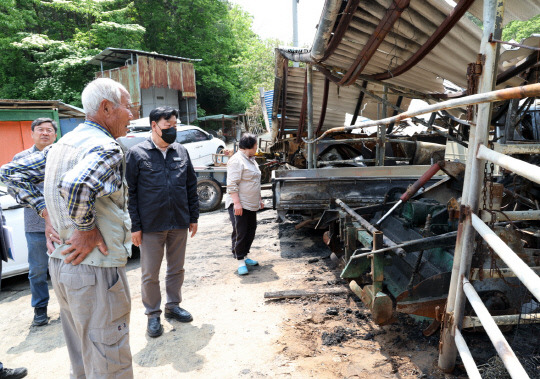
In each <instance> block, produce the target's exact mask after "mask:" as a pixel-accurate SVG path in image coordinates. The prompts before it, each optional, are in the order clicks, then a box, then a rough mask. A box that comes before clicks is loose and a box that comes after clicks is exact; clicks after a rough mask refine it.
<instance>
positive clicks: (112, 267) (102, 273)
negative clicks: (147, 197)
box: [0, 78, 133, 378]
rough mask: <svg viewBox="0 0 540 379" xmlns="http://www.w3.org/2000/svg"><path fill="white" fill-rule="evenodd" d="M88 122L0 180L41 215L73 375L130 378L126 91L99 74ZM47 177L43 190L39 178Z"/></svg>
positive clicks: (87, 99)
mask: <svg viewBox="0 0 540 379" xmlns="http://www.w3.org/2000/svg"><path fill="white" fill-rule="evenodd" d="M82 103H83V107H84V110H85V112H86V121H85V122H84V123H83V124H80V125H79V126H78V127H77V128H75V130H73V131H72V132H71V133H68V134H66V135H65V136H64V137H62V138H61V139H60V140H59V141H58V142H57V143H56V144H54V145H52V146H51V147H47V148H45V149H44V150H43V151H38V152H35V153H33V154H30V155H28V156H26V157H24V158H23V159H21V160H18V161H16V162H11V163H8V164H6V165H4V166H2V168H1V169H0V180H1V181H3V182H4V183H6V184H7V185H8V186H9V187H10V189H11V190H13V191H14V192H16V195H17V199H18V201H19V202H20V203H23V204H28V205H30V206H31V207H32V208H34V209H36V210H37V212H38V214H40V216H42V217H43V218H44V219H45V224H46V230H45V233H46V237H47V247H48V250H49V254H50V261H49V272H50V274H51V279H52V284H53V287H54V291H55V293H56V296H57V298H58V302H59V304H60V316H61V321H62V328H63V331H64V337H65V340H66V345H67V347H68V352H69V356H70V360H71V377H72V378H85V377H88V378H110V377H114V378H132V377H133V368H132V359H131V351H130V348H129V315H130V311H131V298H130V294H129V287H128V281H127V277H126V270H125V264H126V262H127V258H128V256H129V255H130V254H131V232H130V230H131V222H130V218H129V213H128V210H127V198H128V197H127V185H126V183H125V157H124V153H123V151H122V149H121V148H120V146H119V145H118V143H117V142H116V141H115V139H116V138H118V137H121V136H124V135H125V134H126V132H127V125H128V124H129V120H130V119H131V118H132V117H133V116H132V114H131V110H130V108H131V104H130V96H129V93H128V92H127V90H126V89H125V88H124V87H123V86H122V85H121V84H120V83H117V82H115V81H113V80H111V79H105V78H101V79H96V80H94V81H93V82H91V83H89V84H88V85H87V86H86V88H85V89H84V91H83V93H82ZM43 181H44V191H43V193H42V192H41V191H40V190H39V189H38V186H37V185H38V184H39V183H41V182H43Z"/></svg>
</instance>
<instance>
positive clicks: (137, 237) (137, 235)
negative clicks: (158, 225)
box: [131, 230, 142, 246]
mask: <svg viewBox="0 0 540 379" xmlns="http://www.w3.org/2000/svg"><path fill="white" fill-rule="evenodd" d="M131 242H133V244H134V245H135V246H139V245H140V244H141V243H142V231H141V230H139V231H138V232H132V233H131Z"/></svg>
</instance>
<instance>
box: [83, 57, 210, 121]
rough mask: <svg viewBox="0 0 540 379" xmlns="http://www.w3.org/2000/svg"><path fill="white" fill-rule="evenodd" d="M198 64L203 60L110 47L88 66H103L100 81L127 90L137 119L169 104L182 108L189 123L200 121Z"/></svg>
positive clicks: (97, 73) (99, 76)
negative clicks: (106, 79)
mask: <svg viewBox="0 0 540 379" xmlns="http://www.w3.org/2000/svg"><path fill="white" fill-rule="evenodd" d="M194 61H195V62H196V61H200V59H189V58H182V57H175V56H172V55H165V54H157V53H149V52H146V51H139V50H128V49H116V48H111V47H109V48H107V49H105V50H103V51H102V52H101V53H99V54H98V55H96V56H95V57H93V58H92V59H91V60H90V61H88V63H89V64H94V65H98V66H100V68H101V70H100V71H98V72H96V75H95V77H96V78H101V77H106V78H111V79H114V80H116V81H118V82H120V83H122V84H123V85H124V86H125V87H126V88H127V90H128V91H129V93H130V95H131V102H132V104H133V108H132V110H131V111H132V113H133V117H134V118H141V117H147V116H148V115H149V114H150V111H151V110H152V109H154V108H156V107H159V106H166V105H167V106H171V107H173V108H176V109H178V110H179V111H180V121H181V122H182V123H184V124H189V123H191V122H193V121H195V120H196V119H197V91H196V87H195V68H194V67H193V63H191V62H194Z"/></svg>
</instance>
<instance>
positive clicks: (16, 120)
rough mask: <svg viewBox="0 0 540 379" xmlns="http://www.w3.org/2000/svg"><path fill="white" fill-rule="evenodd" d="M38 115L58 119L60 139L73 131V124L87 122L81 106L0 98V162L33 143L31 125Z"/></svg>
mask: <svg viewBox="0 0 540 379" xmlns="http://www.w3.org/2000/svg"><path fill="white" fill-rule="evenodd" d="M39 117H49V118H52V119H53V120H55V121H56V123H57V125H58V127H59V130H58V133H57V135H58V138H60V137H61V136H62V134H65V133H67V132H69V131H71V130H72V129H73V125H74V124H78V123H80V122H82V121H84V117H85V115H84V111H83V110H82V109H80V108H77V107H74V106H72V105H69V104H64V103H62V102H61V101H56V100H9V99H0V165H3V164H4V163H8V162H10V161H11V159H13V156H14V155H15V154H17V153H19V152H21V151H23V150H25V149H28V148H29V147H31V146H32V145H33V144H34V142H33V141H32V138H31V137H30V130H31V129H30V126H31V125H32V121H34V120H35V119H36V118H39Z"/></svg>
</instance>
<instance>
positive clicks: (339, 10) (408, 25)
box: [273, 0, 540, 133]
mask: <svg viewBox="0 0 540 379" xmlns="http://www.w3.org/2000/svg"><path fill="white" fill-rule="evenodd" d="M482 3H483V2H482V1H476V2H475V1H473V0H461V1H459V2H458V4H457V5H456V4H455V3H453V4H451V2H449V1H446V0H410V1H409V0H347V1H346V0H326V2H325V4H324V7H323V9H322V15H321V19H320V22H319V26H318V30H317V32H316V34H315V38H314V41H313V46H312V48H311V49H307V50H306V49H294V48H293V49H290V48H283V49H278V50H277V54H276V86H275V90H276V93H275V96H274V102H275V103H274V112H273V116H274V117H276V115H277V113H279V112H280V111H284V113H285V129H286V130H285V132H286V133H287V130H296V129H297V128H298V123H299V121H300V113H302V111H305V110H303V109H302V87H303V78H302V74H301V73H299V72H297V69H292V68H289V69H288V71H289V74H288V75H286V76H285V75H284V74H283V71H284V70H283V65H284V62H286V59H289V60H293V61H298V62H306V63H311V64H314V67H315V70H318V71H320V72H322V73H323V74H324V75H325V76H326V77H327V78H329V79H330V80H332V81H333V82H335V83H338V84H339V85H340V87H339V88H338V87H336V86H335V85H334V86H333V87H332V85H331V86H330V95H329V100H328V107H327V115H326V118H325V123H324V126H323V129H322V130H325V129H328V128H330V127H332V126H334V125H335V126H343V125H344V124H345V123H344V122H343V121H344V113H353V111H354V104H356V101H357V99H358V94H359V90H358V88H357V87H358V85H359V83H361V82H362V81H364V80H367V81H368V82H369V84H368V87H367V88H368V90H370V91H372V92H375V94H376V95H379V96H381V92H382V84H387V85H390V86H391V87H393V88H394V90H396V91H395V92H396V93H398V92H400V93H402V94H405V95H406V96H407V97H411V98H415V97H417V98H422V97H425V95H426V94H430V95H436V96H441V95H442V96H444V93H445V87H444V86H443V81H444V80H449V81H450V82H452V83H454V84H456V85H458V86H459V87H461V88H466V87H467V67H468V64H469V63H473V62H475V61H476V59H477V55H478V52H479V47H480V40H481V37H482V31H481V29H480V28H479V27H478V26H477V25H476V24H475V23H473V22H472V21H471V20H470V19H469V18H468V17H467V16H466V15H464V14H465V12H466V11H467V9H469V8H470V10H471V13H472V14H474V15H475V16H476V17H478V18H479V19H482V15H481V10H482V7H483V4H482ZM479 10H480V11H479ZM539 12H540V2H538V1H537V0H523V1H507V2H506V8H505V17H504V22H505V23H507V22H509V21H511V20H515V19H527V18H530V17H533V16H534V15H536V14H538V13H539ZM528 42H529V43H528V44H530V45H533V46H535V45H538V41H537V40H530V41H528ZM501 49H502V50H503V51H504V50H505V47H504V45H502V47H501ZM519 50H520V51H519V52H511V53H510V52H503V53H502V55H501V60H500V62H501V64H500V70H499V72H502V71H504V70H505V69H508V68H511V67H513V66H515V65H516V64H519V63H520V62H523V61H524V59H526V58H527V57H529V56H530V54H531V52H530V51H527V50H526V49H519ZM320 72H317V71H314V79H313V81H314V84H313V94H314V95H313V97H314V101H313V109H314V123H315V124H317V119H318V118H317V117H319V116H320V114H321V108H322V107H321V105H320V104H321V98H322V95H321V94H322V92H323V89H322V88H321V87H322V85H321V84H320V83H321V81H323V80H322V79H321V75H320ZM519 81H520V80H519V78H517V79H514V80H513V81H508V82H504V83H503V82H501V85H517V84H521V83H520V82H519ZM516 83H517V84H516ZM332 88H334V89H333V90H332ZM280 91H281V92H280ZM332 91H333V92H332ZM282 93H286V94H287V95H286V96H287V97H286V99H285V100H286V107H285V109H284V110H283V109H281V103H282V101H283V99H281V96H282ZM392 96H394V97H392ZM395 97H396V95H390V96H389V101H390V102H392V103H395ZM278 100H279V103H276V101H278ZM364 101H365V102H368V104H367V105H365V108H364V111H363V113H362V115H363V116H365V117H368V118H372V119H376V118H380V112H379V113H377V104H376V101H375V100H373V99H372V98H369V97H367V96H366V97H365V98H364ZM370 103H371V104H370ZM407 106H408V105H407V104H406V103H404V104H402V106H401V108H402V109H407ZM351 107H352V110H351ZM390 112H391V110H389V113H390ZM315 127H316V126H315ZM274 128H276V126H275V125H274Z"/></svg>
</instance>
